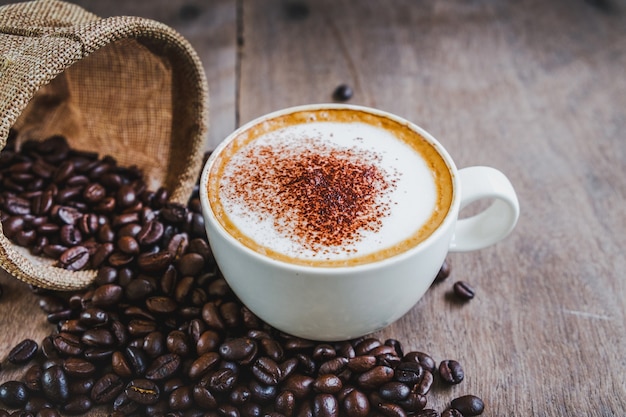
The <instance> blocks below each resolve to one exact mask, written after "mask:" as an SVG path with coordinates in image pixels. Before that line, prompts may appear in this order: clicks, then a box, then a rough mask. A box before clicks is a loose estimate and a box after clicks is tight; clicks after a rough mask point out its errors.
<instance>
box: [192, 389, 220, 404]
mask: <svg viewBox="0 0 626 417" xmlns="http://www.w3.org/2000/svg"><path fill="white" fill-rule="evenodd" d="M192 396H193V399H194V402H195V403H196V404H197V405H198V406H199V407H201V408H203V409H205V410H214V409H215V408H217V399H215V396H214V395H213V393H212V392H211V390H210V389H209V388H208V387H207V386H205V385H204V384H202V383H199V384H196V385H195V386H194V387H193V390H192Z"/></svg>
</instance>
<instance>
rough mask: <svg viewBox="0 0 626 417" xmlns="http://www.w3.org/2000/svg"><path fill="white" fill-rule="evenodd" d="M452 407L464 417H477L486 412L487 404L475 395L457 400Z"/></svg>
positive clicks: (452, 403) (453, 401) (454, 400)
mask: <svg viewBox="0 0 626 417" xmlns="http://www.w3.org/2000/svg"><path fill="white" fill-rule="evenodd" d="M450 405H451V406H452V408H454V409H457V410H459V411H460V412H461V414H462V415H463V417H465V416H477V415H480V414H482V413H483V411H484V410H485V403H483V400H481V399H480V398H478V397H476V396H475V395H463V396H462V397H458V398H455V399H453V400H452V402H451V403H450Z"/></svg>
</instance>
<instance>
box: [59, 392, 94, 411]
mask: <svg viewBox="0 0 626 417" xmlns="http://www.w3.org/2000/svg"><path fill="white" fill-rule="evenodd" d="M91 407H92V403H91V400H90V399H89V397H87V396H86V395H77V396H74V397H70V398H69V399H68V401H67V402H66V403H64V404H63V406H62V407H61V409H62V411H63V412H64V413H65V414H69V415H76V414H84V413H86V412H87V411H89V410H91Z"/></svg>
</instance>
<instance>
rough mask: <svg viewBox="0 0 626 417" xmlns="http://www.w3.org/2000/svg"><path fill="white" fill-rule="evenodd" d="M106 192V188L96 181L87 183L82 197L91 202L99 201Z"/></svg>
mask: <svg viewBox="0 0 626 417" xmlns="http://www.w3.org/2000/svg"><path fill="white" fill-rule="evenodd" d="M106 194H107V191H106V189H105V188H104V187H103V186H102V185H101V184H98V183H97V182H94V183H92V184H89V185H87V186H86V187H85V189H84V190H83V198H84V199H85V201H87V202H88V203H91V204H95V203H99V202H100V201H102V199H103V198H104V197H106Z"/></svg>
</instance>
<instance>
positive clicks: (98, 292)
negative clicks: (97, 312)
mask: <svg viewBox="0 0 626 417" xmlns="http://www.w3.org/2000/svg"><path fill="white" fill-rule="evenodd" d="M123 292H124V290H123V289H122V287H121V286H119V285H115V284H106V285H102V286H100V287H98V288H96V289H95V291H94V292H93V297H92V298H91V302H92V303H93V305H94V306H96V307H107V306H110V305H115V304H117V303H119V301H120V300H121V299H122V295H123Z"/></svg>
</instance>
